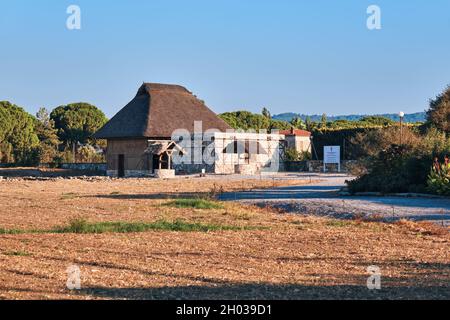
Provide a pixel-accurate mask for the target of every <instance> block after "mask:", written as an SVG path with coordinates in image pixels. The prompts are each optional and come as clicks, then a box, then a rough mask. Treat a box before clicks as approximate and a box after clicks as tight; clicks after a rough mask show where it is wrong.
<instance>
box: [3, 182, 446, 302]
mask: <svg viewBox="0 0 450 320" xmlns="http://www.w3.org/2000/svg"><path fill="white" fill-rule="evenodd" d="M199 182H201V183H199ZM272 183H273V182H272V181H264V180H263V181H258V180H245V181H226V182H223V183H219V182H218V181H217V179H215V180H213V179H211V180H208V179H201V180H199V179H186V180H185V179H181V180H170V181H156V180H133V179H132V180H113V181H93V182H88V181H79V180H61V181H59V180H58V181H41V182H38V181H1V182H0V228H3V229H4V230H16V231H21V232H22V233H21V232H16V233H15V234H14V233H13V234H3V235H0V298H6V299H23V298H27V299H28V298H29V299H57V298H64V299H66V298H67V299H98V298H100V299H102V298H119V299H121V298H136V299H152V298H156V299H167V298H191V299H192V298H193V299H195V298H230V299H234V298H248V299H253V298H275V299H280V298H285V299H289V298H291V299H292V298H308V299H315V298H412V299H424V298H447V299H448V298H449V288H450V285H449V283H450V281H449V279H450V256H449V250H448V247H449V243H450V237H449V233H448V232H444V231H442V229H439V228H438V227H436V226H435V225H429V224H417V223H413V222H407V221H402V222H399V223H397V224H383V223H378V222H366V221H336V220H331V219H325V218H317V217H306V216H294V215H289V214H283V213H281V212H278V211H275V210H272V209H271V208H257V207H254V206H244V205H240V204H235V203H221V204H220V206H217V207H216V206H212V207H208V208H198V207H197V206H195V205H194V206H188V207H187V208H186V207H185V206H168V205H167V204H168V203H170V202H171V201H173V199H185V198H189V197H188V196H189V195H191V196H195V197H199V196H201V197H202V198H207V197H208V196H209V195H210V194H211V193H214V192H217V190H225V191H226V190H236V189H240V188H242V187H243V186H245V187H246V188H254V187H267V186H272ZM277 183H283V182H277ZM284 183H287V184H291V183H295V182H293V181H284ZM296 183H299V182H296ZM73 219H82V220H80V221H83V219H84V220H86V223H88V224H89V225H91V226H99V225H100V226H107V227H108V228H109V227H110V226H111V223H116V224H117V225H116V226H119V227H122V226H126V227H130V226H132V227H133V228H134V227H136V226H142V225H144V226H145V225H147V226H153V224H155V223H156V222H157V221H172V222H174V221H180V223H181V224H180V225H181V226H183V225H197V226H198V225H203V226H205V225H206V226H230V228H231V230H220V228H219V229H211V230H199V229H195V228H194V229H193V230H181V231H184V232H180V230H177V229H176V228H175V229H170V228H167V229H157V228H156V230H155V228H153V229H152V228H149V230H132V229H133V228H131V229H130V230H127V231H130V232H131V231H141V232H132V233H129V232H127V233H120V232H115V231H117V230H115V229H113V230H109V232H108V233H101V234H90V233H87V234H76V233H61V234H58V233H54V232H51V230H52V229H54V228H55V227H58V226H67V225H68V224H69V222H70V221H71V220H73ZM27 230H28V231H32V230H34V231H40V233H27V232H26V231H27ZM46 230H47V231H46ZM48 230H50V231H48ZM174 230H175V231H174ZM205 231H207V232H205ZM23 232H25V233H23ZM71 264H77V265H78V266H79V267H80V268H81V272H82V287H83V290H82V291H80V292H70V291H68V290H67V289H66V280H67V274H66V269H67V267H68V266H69V265H71ZM371 265H377V266H379V267H380V268H381V271H382V285H383V290H381V291H379V292H373V291H369V290H368V289H367V288H366V280H367V277H368V274H367V272H366V269H367V267H368V266H371Z"/></svg>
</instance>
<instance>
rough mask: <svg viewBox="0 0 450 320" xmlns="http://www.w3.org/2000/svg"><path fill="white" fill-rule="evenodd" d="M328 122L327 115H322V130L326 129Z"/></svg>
mask: <svg viewBox="0 0 450 320" xmlns="http://www.w3.org/2000/svg"><path fill="white" fill-rule="evenodd" d="M327 122H328V120H327V114H326V113H324V114H322V119H321V120H320V126H321V127H322V128H326V126H327Z"/></svg>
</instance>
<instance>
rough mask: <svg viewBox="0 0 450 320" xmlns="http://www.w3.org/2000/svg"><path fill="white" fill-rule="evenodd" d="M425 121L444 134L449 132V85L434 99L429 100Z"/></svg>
mask: <svg viewBox="0 0 450 320" xmlns="http://www.w3.org/2000/svg"><path fill="white" fill-rule="evenodd" d="M427 123H428V124H429V125H432V126H435V127H436V128H437V129H439V130H441V131H443V132H445V133H446V134H448V133H450V86H448V87H447V89H446V90H445V91H444V92H443V93H441V94H440V95H438V96H437V97H436V98H435V99H432V100H430V109H429V110H428V111H427Z"/></svg>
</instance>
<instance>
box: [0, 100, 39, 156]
mask: <svg viewBox="0 0 450 320" xmlns="http://www.w3.org/2000/svg"><path fill="white" fill-rule="evenodd" d="M34 121H35V120H34V118H33V117H32V116H31V115H30V114H28V113H27V112H26V111H25V110H24V109H23V108H21V107H19V106H16V105H14V104H12V103H10V102H8V101H0V162H7V163H17V164H20V165H32V164H35V163H36V161H37V155H36V151H37V147H38V146H39V139H38V137H37V135H36V134H35V131H34Z"/></svg>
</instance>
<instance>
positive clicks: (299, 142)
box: [280, 129, 312, 153]
mask: <svg viewBox="0 0 450 320" xmlns="http://www.w3.org/2000/svg"><path fill="white" fill-rule="evenodd" d="M280 134H282V135H284V136H285V141H286V148H288V149H295V150H297V152H299V153H301V152H309V153H311V147H312V143H311V132H309V131H305V130H300V129H291V130H282V131H280Z"/></svg>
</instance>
